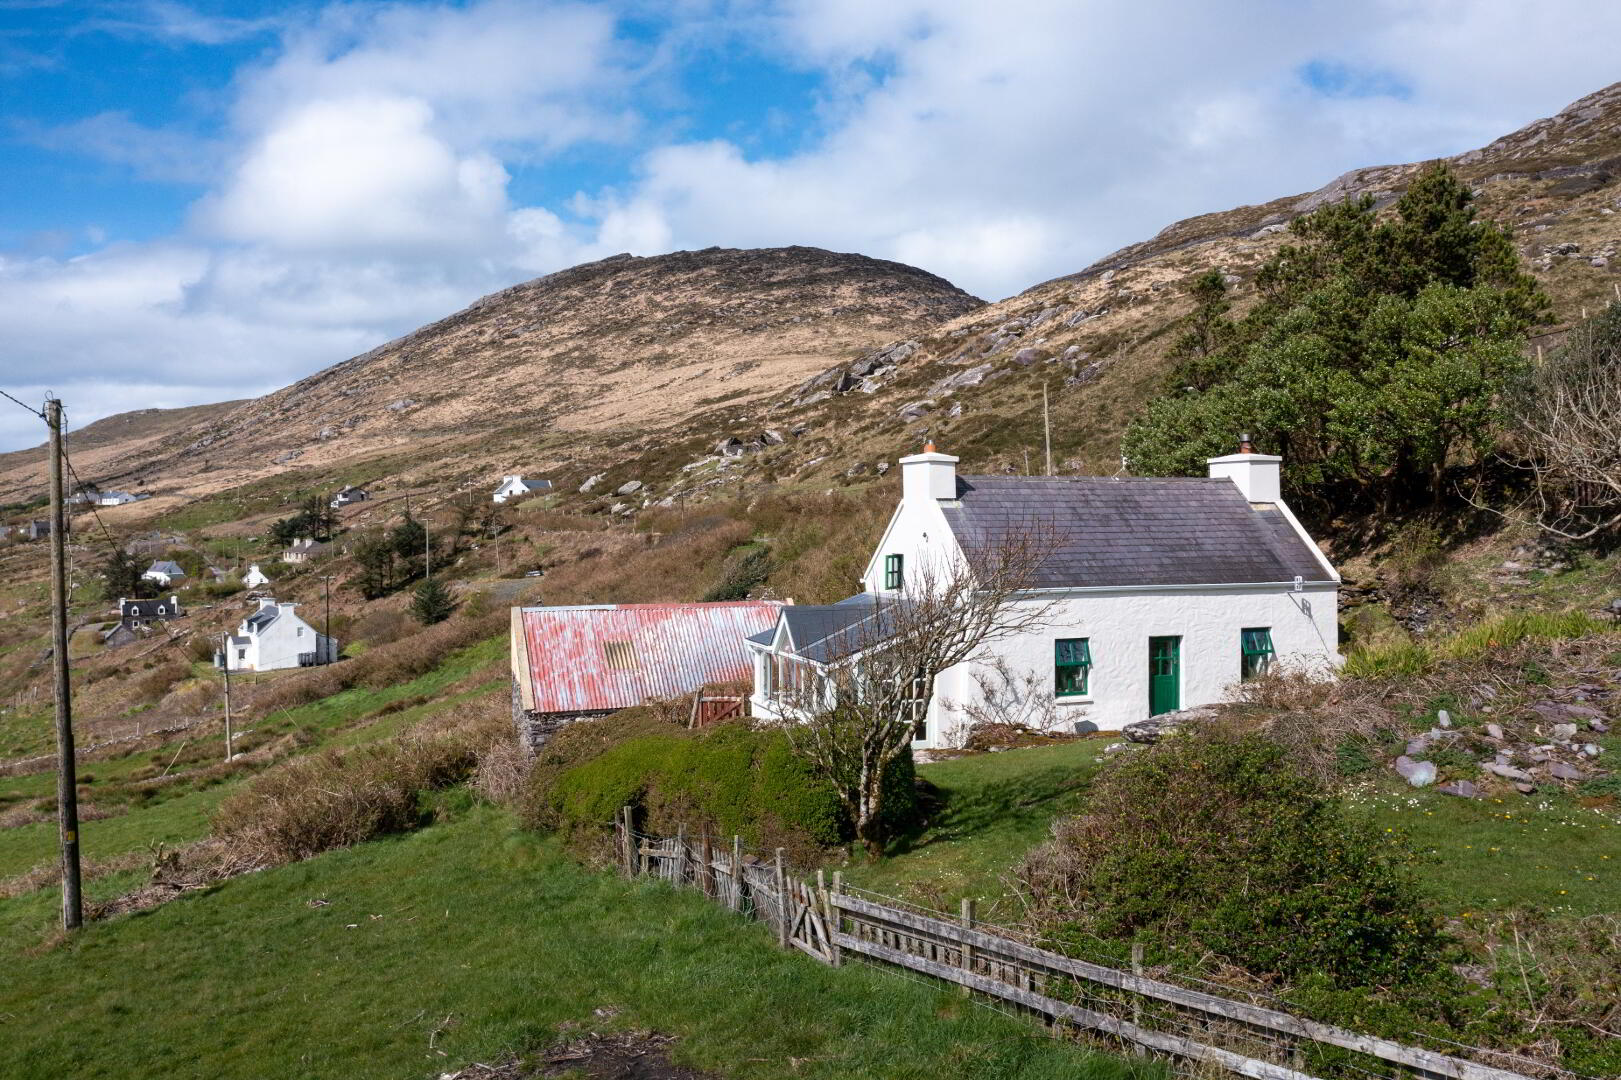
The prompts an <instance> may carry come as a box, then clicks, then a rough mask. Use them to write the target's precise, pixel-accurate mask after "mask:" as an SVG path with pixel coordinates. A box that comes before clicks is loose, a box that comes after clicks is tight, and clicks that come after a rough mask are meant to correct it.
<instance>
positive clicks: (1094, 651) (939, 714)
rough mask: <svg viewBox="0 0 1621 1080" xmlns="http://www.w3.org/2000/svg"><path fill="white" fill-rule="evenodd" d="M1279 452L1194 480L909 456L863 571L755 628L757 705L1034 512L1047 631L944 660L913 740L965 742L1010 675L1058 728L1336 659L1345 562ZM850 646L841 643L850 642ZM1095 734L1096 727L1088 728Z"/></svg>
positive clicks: (1039, 594) (1234, 460)
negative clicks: (857, 582) (1303, 504)
mask: <svg viewBox="0 0 1621 1080" xmlns="http://www.w3.org/2000/svg"><path fill="white" fill-rule="evenodd" d="M1281 462H1282V459H1281V458H1278V457H1275V456H1272V455H1268V454H1257V453H1255V452H1254V451H1253V448H1252V447H1250V445H1249V443H1248V441H1247V440H1246V441H1245V442H1244V443H1243V444H1242V446H1241V448H1240V452H1239V453H1236V454H1231V455H1228V456H1225V457H1219V458H1212V459H1210V461H1209V470H1210V474H1209V476H1208V477H1198V478H1181V477H1178V478H1135V477H1132V478H1112V477H1058V476H958V475H957V459H956V458H954V457H951V456H950V455H948V454H942V453H938V452H936V451H935V449H934V446H933V444H932V443H931V444H930V445H929V446H927V447H925V448H924V452H923V453H921V454H916V455H914V456H912V457H906V458H902V459H901V461H900V465H901V501H900V505H899V506H897V507H896V509H895V513H894V515H893V517H892V518H891V519H890V522H889V526H888V528H887V529H886V530H885V532H884V536H883V539H882V540H881V541H880V542H879V545H878V548H877V549H876V550H875V551H874V552H873V555H872V558H871V559H870V561H869V562H868V565H867V569H866V572H865V574H864V575H863V577H862V586H863V592H861V593H859V594H857V595H856V596H852V597H850V598H849V599H847V600H844V601H841V602H840V603H838V604H832V605H826V606H820V607H817V606H809V605H798V606H795V607H786V608H783V609H782V612H781V614H780V615H779V617H778V620H777V625H776V627H775V628H774V629H773V630H771V631H769V632H767V633H764V634H759V635H756V636H755V637H753V638H750V639H749V642H748V645H749V647H750V649H751V650H752V651H753V653H754V657H755V664H754V677H755V678H754V681H755V689H754V694H753V697H752V699H751V703H750V704H751V707H752V710H753V712H754V714H755V715H756V716H762V717H767V718H773V717H781V716H784V715H786V714H787V713H788V711H789V706H788V697H787V696H786V695H784V694H783V693H780V692H779V690H778V688H779V686H783V685H785V683H786V681H787V680H790V679H792V680H795V681H796V682H797V681H799V680H802V679H804V678H805V677H806V675H807V674H810V673H814V671H815V670H817V669H818V668H825V667H826V666H827V665H830V664H836V663H838V662H840V660H841V659H842V654H841V650H840V647H839V643H840V642H841V641H843V642H848V641H852V640H863V639H864V640H872V639H873V638H874V636H881V635H873V634H871V633H870V632H869V633H866V634H863V633H862V628H863V627H865V628H866V629H867V630H868V631H870V630H871V628H872V627H873V626H874V625H876V624H875V622H874V620H882V619H883V618H884V616H883V614H882V612H883V607H884V602H885V601H886V600H890V601H899V600H903V599H904V597H905V595H906V592H907V589H908V587H909V583H915V582H916V581H917V580H918V579H919V577H920V576H924V575H920V570H921V569H922V568H925V567H929V568H935V570H934V572H935V573H936V574H937V575H946V574H950V573H953V572H955V571H956V569H958V568H961V567H963V566H966V567H967V568H968V572H969V573H972V568H973V566H974V562H975V559H976V553H979V552H984V551H989V550H994V549H995V547H996V545H998V544H1000V543H1006V542H1009V541H1010V540H1014V539H1016V537H1017V534H1018V533H1019V532H1020V531H1021V530H1025V531H1028V530H1029V528H1030V523H1032V522H1041V523H1043V524H1044V525H1045V526H1046V527H1047V529H1048V530H1050V532H1051V533H1052V534H1053V535H1052V536H1051V537H1050V538H1047V539H1046V542H1047V543H1048V544H1050V545H1051V546H1052V548H1053V550H1052V551H1051V554H1050V556H1049V557H1048V558H1047V559H1046V560H1045V561H1044V563H1043V565H1042V568H1041V570H1040V572H1039V573H1038V575H1037V578H1036V581H1035V587H1034V588H1032V589H1031V590H1030V591H1029V593H1028V594H1027V595H1026V598H1025V599H1024V600H1023V601H1016V602H1028V603H1031V604H1051V605H1052V609H1051V611H1050V612H1049V614H1048V616H1047V625H1046V627H1045V629H1044V630H1041V631H1033V632H1029V633H1026V634H1023V635H1021V636H1019V637H1015V638H1010V639H1007V640H1003V641H1000V642H997V643H995V644H993V645H990V646H987V647H986V649H985V650H983V651H982V653H981V655H980V656H978V657H976V658H975V659H974V660H972V661H969V662H967V663H963V664H959V665H958V666H957V667H955V668H952V669H950V670H948V671H945V672H942V673H941V674H940V675H939V676H938V677H937V678H936V680H935V683H934V686H933V688H932V692H931V693H930V695H929V698H928V702H927V707H926V709H923V710H921V711H922V715H921V716H920V721H919V725H918V737H917V740H916V743H915V745H917V746H919V747H941V746H951V745H955V744H956V743H957V742H958V741H959V740H960V739H961V738H962V737H963V736H964V735H966V733H967V731H966V729H967V726H968V721H969V715H968V714H969V713H970V712H981V713H983V712H984V711H985V709H986V706H987V705H988V704H989V702H988V701H987V694H988V689H987V688H988V687H990V686H991V685H992V683H993V682H994V681H995V679H996V678H998V677H1003V673H1008V672H1011V673H1013V674H1014V675H1015V676H1017V677H1019V678H1021V679H1023V680H1025V681H1024V682H1023V683H1022V685H1023V686H1025V687H1032V686H1033V687H1043V688H1045V689H1044V690H1042V691H1041V692H1043V693H1045V694H1050V695H1051V697H1050V699H1047V700H1044V701H1041V702H1037V703H1036V704H1038V705H1042V706H1046V707H1047V708H1046V709H1045V713H1046V715H1048V716H1051V717H1054V718H1055V719H1054V723H1055V725H1056V726H1058V727H1061V728H1064V729H1071V730H1073V729H1075V728H1076V727H1079V726H1080V725H1081V724H1082V723H1083V722H1084V723H1086V724H1092V725H1096V727H1097V728H1099V729H1103V730H1117V729H1119V728H1120V727H1122V726H1124V725H1125V724H1129V723H1133V722H1135V721H1138V720H1143V719H1146V718H1147V717H1149V716H1155V715H1158V714H1161V713H1166V712H1173V711H1175V710H1178V709H1185V708H1191V707H1193V706H1197V705H1204V704H1211V703H1214V702H1218V701H1222V700H1224V699H1225V698H1227V697H1228V695H1229V694H1230V693H1231V691H1232V690H1233V688H1234V687H1235V686H1236V685H1237V684H1238V683H1240V682H1242V681H1243V680H1245V679H1247V678H1251V677H1253V676H1254V675H1255V674H1257V673H1259V672H1262V671H1264V670H1266V669H1267V668H1268V667H1269V666H1271V665H1272V664H1275V663H1277V664H1287V665H1290V666H1293V667H1297V668H1303V669H1310V670H1314V671H1320V672H1322V673H1324V674H1327V673H1328V672H1331V671H1332V670H1333V669H1334V668H1336V667H1337V666H1338V664H1339V663H1340V660H1341V658H1340V655H1339V649H1338V621H1337V614H1338V612H1337V608H1338V590H1339V575H1338V574H1337V573H1336V572H1335V570H1334V568H1333V567H1332V566H1331V565H1329V563H1328V560H1327V559H1326V558H1324V556H1323V554H1322V553H1321V552H1320V551H1319V550H1318V548H1317V545H1316V543H1315V542H1313V540H1312V538H1311V537H1310V536H1308V535H1307V533H1306V531H1305V529H1304V528H1302V527H1301V525H1300V523H1299V522H1298V521H1297V520H1296V519H1295V516H1294V514H1293V513H1291V512H1290V510H1289V507H1288V506H1287V505H1285V504H1284V502H1283V499H1282V497H1281V495H1280V473H1279V470H1280V466H1281ZM844 651H845V652H847V651H848V650H844ZM1083 730H1090V728H1083Z"/></svg>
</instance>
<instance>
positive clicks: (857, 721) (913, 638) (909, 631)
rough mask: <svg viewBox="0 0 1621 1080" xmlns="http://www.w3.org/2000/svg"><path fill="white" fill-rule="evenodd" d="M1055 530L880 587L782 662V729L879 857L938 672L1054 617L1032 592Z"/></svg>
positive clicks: (1024, 534)
mask: <svg viewBox="0 0 1621 1080" xmlns="http://www.w3.org/2000/svg"><path fill="white" fill-rule="evenodd" d="M1054 535H1055V533H1054V531H1053V530H1051V529H1048V528H1040V527H1028V528H1021V529H1019V530H1017V531H1015V532H1014V533H1013V534H1012V535H1010V536H1008V537H1006V538H1004V539H1002V540H1001V541H999V542H998V543H996V544H994V545H990V546H987V547H984V548H982V549H978V550H974V551H971V552H970V553H969V554H968V557H967V559H966V561H964V560H962V559H951V560H942V561H941V562H939V563H933V564H926V565H923V566H919V567H916V568H914V569H911V570H910V571H909V572H908V575H907V580H906V584H905V588H904V589H903V590H902V591H901V593H900V594H899V595H889V594H878V595H877V596H876V597H875V598H874V604H873V607H872V608H871V609H870V611H869V613H868V614H867V615H866V617H864V618H862V619H860V620H859V621H857V622H855V623H854V625H851V626H849V627H847V628H846V629H844V630H842V631H839V632H838V633H836V634H835V635H833V636H832V637H830V638H828V639H827V640H825V641H823V642H821V643H818V645H817V647H816V648H815V650H813V652H814V655H811V656H799V657H794V658H785V662H784V665H783V667H781V668H779V670H778V672H777V674H776V689H777V692H778V695H779V698H780V699H781V700H782V702H783V704H784V705H785V706H786V708H785V709H784V712H783V715H784V720H783V722H782V726H783V730H784V731H785V732H786V733H787V735H788V739H789V742H790V743H791V744H792V746H793V748H794V750H795V752H796V753H798V754H799V755H801V756H802V757H804V758H805V759H806V760H807V761H809V762H810V763H811V764H812V766H813V767H814V768H815V769H816V770H817V771H818V772H819V773H820V774H821V775H823V776H824V777H826V778H827V779H828V780H829V781H831V782H832V784H833V786H834V788H835V790H836V791H837V792H838V795H839V798H840V800H841V801H842V802H843V804H844V807H845V809H846V811H847V812H848V813H849V814H850V816H851V818H852V820H853V821H854V823H855V831H856V836H857V837H858V838H859V839H860V840H861V842H862V843H863V844H864V845H865V846H866V848H867V851H868V853H869V854H871V855H874V856H876V855H879V854H881V853H882V851H883V843H884V839H885V837H884V835H883V814H884V810H885V806H884V800H885V795H886V792H885V787H884V777H885V774H886V772H887V771H888V770H889V768H890V767H891V766H892V765H893V764H894V762H895V761H896V760H897V759H898V758H900V757H901V756H902V755H903V754H906V753H908V752H909V751H910V748H911V744H912V740H913V738H914V737H915V736H916V735H917V733H918V731H919V730H920V727H921V725H922V724H923V722H924V719H925V717H926V715H927V711H928V707H929V701H930V698H931V696H932V695H933V691H934V683H935V679H936V677H937V676H939V675H940V674H941V673H942V672H944V671H947V670H949V669H950V668H953V667H956V666H957V665H958V664H961V663H964V662H965V661H969V660H974V659H976V658H981V657H983V656H984V654H985V652H986V649H987V647H988V646H990V645H993V644H994V643H996V642H998V641H1002V640H1006V639H1008V638H1013V637H1018V636H1020V635H1023V634H1026V633H1030V632H1033V631H1036V630H1038V629H1040V628H1042V627H1044V626H1045V625H1046V624H1047V623H1048V621H1049V620H1050V618H1051V615H1052V610H1053V602H1052V601H1048V600H1044V599H1042V598H1041V597H1040V596H1039V594H1038V595H1030V590H1031V588H1032V587H1033V586H1034V584H1035V583H1036V581H1037V578H1038V575H1039V571H1040V569H1041V567H1042V566H1043V565H1044V563H1045V562H1046V561H1047V559H1048V558H1049V556H1050V554H1051V552H1052V550H1053V548H1054V546H1055V544H1054V541H1053V536H1054Z"/></svg>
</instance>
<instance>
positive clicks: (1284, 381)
mask: <svg viewBox="0 0 1621 1080" xmlns="http://www.w3.org/2000/svg"><path fill="white" fill-rule="evenodd" d="M1472 201H1473V200H1472V197H1471V195H1470V192H1469V189H1468V187H1467V186H1466V185H1464V184H1463V183H1462V182H1461V181H1460V180H1459V179H1458V178H1457V177H1456V176H1455V175H1454V174H1453V173H1452V172H1451V171H1450V170H1449V169H1448V168H1447V167H1446V166H1445V165H1442V164H1436V165H1432V166H1430V167H1429V168H1427V169H1425V170H1424V171H1423V172H1422V173H1420V175H1419V176H1418V177H1417V178H1415V180H1414V181H1413V183H1412V185H1411V186H1410V187H1409V188H1408V190H1407V192H1406V194H1405V195H1403V196H1402V198H1401V199H1400V200H1399V202H1398V203H1397V205H1396V213H1395V216H1394V218H1392V219H1391V220H1389V221H1384V222H1381V221H1379V220H1378V218H1377V216H1376V214H1375V212H1374V204H1373V201H1372V200H1371V199H1369V198H1362V199H1354V200H1347V201H1345V202H1341V203H1336V204H1332V205H1329V206H1325V207H1323V208H1322V209H1320V210H1317V211H1315V212H1314V213H1311V214H1308V215H1305V216H1303V217H1301V218H1297V219H1296V220H1295V222H1294V223H1293V224H1292V225H1291V226H1290V228H1291V231H1292V232H1293V234H1294V237H1295V242H1294V243H1291V244H1288V245H1285V246H1284V247H1283V248H1282V249H1281V250H1279V252H1278V253H1277V254H1276V255H1275V256H1273V258H1272V259H1271V260H1270V261H1268V263H1267V264H1266V265H1265V266H1264V267H1263V268H1262V269H1261V271H1260V272H1259V273H1258V274H1257V276H1256V287H1257V290H1258V291H1259V293H1260V300H1259V302H1258V303H1257V304H1256V305H1255V307H1254V308H1252V309H1251V310H1250V312H1249V313H1248V314H1246V315H1245V316H1244V317H1243V318H1241V319H1237V320H1232V319H1229V318H1228V317H1227V315H1226V311H1227V307H1226V304H1227V300H1226V295H1225V292H1226V290H1225V285H1224V284H1223V282H1222V280H1221V278H1220V276H1219V275H1216V274H1214V273H1213V272H1212V273H1206V274H1204V275H1201V276H1200V277H1199V278H1197V279H1196V280H1195V282H1194V283H1193V291H1194V297H1195V301H1196V304H1197V307H1196V310H1195V312H1194V314H1193V315H1192V316H1190V318H1189V320H1188V328H1187V329H1186V331H1185V332H1184V334H1183V335H1182V337H1181V338H1179V339H1178V342H1177V345H1176V346H1175V348H1174V350H1173V351H1174V354H1175V355H1176V356H1178V357H1179V359H1180V363H1179V364H1178V366H1177V368H1176V369H1175V371H1174V372H1173V375H1172V379H1171V383H1172V388H1171V389H1170V390H1169V392H1167V393H1166V394H1165V395H1163V396H1161V397H1159V398H1157V399H1156V400H1155V401H1153V402H1152V403H1150V405H1149V407H1148V409H1147V411H1146V412H1145V413H1144V415H1143V416H1142V417H1141V418H1139V419H1138V420H1137V421H1136V422H1134V423H1133V424H1132V425H1131V426H1130V428H1129V429H1128V430H1127V432H1126V437H1125V440H1124V451H1125V454H1126V457H1127V458H1128V460H1129V462H1130V464H1131V467H1132V469H1133V470H1134V471H1136V472H1140V473H1144V474H1148V475H1179V474H1186V473H1189V472H1197V471H1198V470H1199V469H1200V467H1201V465H1202V460H1203V459H1204V458H1206V457H1210V456H1214V455H1217V454H1222V453H1229V452H1231V450H1232V449H1233V441H1234V438H1235V437H1236V435H1237V434H1238V433H1239V432H1248V433H1251V434H1252V435H1254V436H1255V438H1256V441H1257V442H1258V443H1259V444H1260V446H1261V448H1262V449H1264V450H1267V451H1272V452H1277V453H1281V454H1283V455H1285V456H1286V457H1287V458H1288V459H1289V461H1290V469H1289V470H1288V471H1287V474H1286V482H1287V483H1289V484H1290V485H1291V488H1292V489H1293V493H1295V494H1297V495H1298V494H1300V493H1301V492H1302V489H1305V488H1314V487H1318V486H1319V485H1332V486H1334V487H1335V488H1338V489H1339V490H1342V491H1346V492H1348V493H1350V494H1353V495H1368V494H1377V496H1378V497H1379V498H1380V499H1381V500H1382V501H1383V502H1385V503H1386V504H1389V503H1391V502H1394V501H1399V500H1403V499H1408V498H1411V497H1413V496H1415V495H1428V496H1429V497H1430V498H1432V499H1435V498H1438V497H1439V496H1440V495H1441V493H1442V491H1443V490H1444V475H1443V473H1444V469H1445V468H1446V466H1447V465H1448V463H1450V462H1452V461H1455V460H1457V459H1458V458H1460V457H1462V456H1464V455H1468V454H1479V453H1480V452H1482V451H1484V450H1485V449H1487V448H1488V446H1489V444H1490V443H1491V442H1492V440H1493V439H1494V437H1495V436H1496V434H1497V432H1498V431H1499V430H1500V422H1501V420H1502V401H1503V397H1504V392H1505V390H1507V389H1508V388H1509V387H1511V386H1512V385H1514V384H1515V382H1516V381H1517V380H1518V379H1520V378H1522V377H1523V375H1524V373H1525V371H1526V369H1527V366H1528V365H1527V361H1526V359H1525V354H1524V345H1525V334H1526V331H1527V330H1528V329H1529V328H1530V327H1531V326H1533V325H1535V324H1536V323H1537V322H1538V321H1539V320H1541V319H1544V318H1545V317H1546V316H1547V312H1548V302H1547V298H1546V297H1545V296H1544V295H1543V293H1542V292H1541V290H1540V289H1539V288H1538V286H1537V284H1536V282H1535V280H1534V279H1533V278H1532V277H1530V276H1529V275H1527V274H1525V273H1523V272H1521V271H1520V269H1519V267H1518V262H1517V256H1516V254H1515V251H1514V247H1513V244H1512V242H1511V240H1510V238H1509V235H1508V233H1507V232H1506V231H1505V230H1503V229H1501V228H1499V227H1498V226H1496V225H1494V224H1491V223H1489V222H1482V221H1477V220H1475V216H1474V208H1473V205H1472Z"/></svg>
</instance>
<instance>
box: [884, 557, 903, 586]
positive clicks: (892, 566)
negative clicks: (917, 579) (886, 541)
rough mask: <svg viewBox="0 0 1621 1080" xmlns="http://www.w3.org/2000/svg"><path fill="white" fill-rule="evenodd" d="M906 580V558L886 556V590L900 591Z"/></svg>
mask: <svg viewBox="0 0 1621 1080" xmlns="http://www.w3.org/2000/svg"><path fill="white" fill-rule="evenodd" d="M905 579H906V556H904V555H885V556H884V588H886V589H899V588H900V587H901V585H902V583H903V582H904V581H905Z"/></svg>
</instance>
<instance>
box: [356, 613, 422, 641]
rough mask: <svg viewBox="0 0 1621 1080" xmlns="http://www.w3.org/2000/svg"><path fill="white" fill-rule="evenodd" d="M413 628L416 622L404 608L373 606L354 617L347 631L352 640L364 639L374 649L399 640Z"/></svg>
mask: <svg viewBox="0 0 1621 1080" xmlns="http://www.w3.org/2000/svg"><path fill="white" fill-rule="evenodd" d="M414 629H416V623H415V622H413V621H412V620H411V616H410V615H409V614H407V613H406V612H405V610H404V609H402V608H389V607H382V608H374V609H373V610H371V611H368V612H366V613H365V614H364V615H362V616H360V618H358V619H356V620H355V624H354V626H353V627H352V628H351V629H350V632H349V633H350V637H351V638H352V639H353V640H355V641H364V642H365V643H366V644H367V645H369V646H371V647H372V648H374V649H375V648H377V647H378V646H380V645H388V644H391V643H393V642H396V641H398V640H400V638H402V637H404V636H405V635H406V634H409V633H410V632H411V631H412V630H414Z"/></svg>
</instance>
